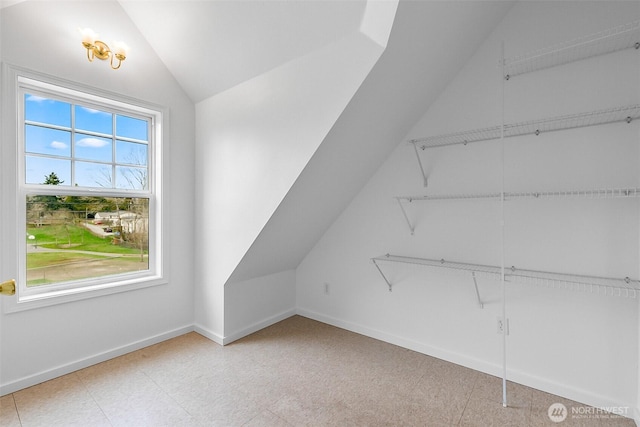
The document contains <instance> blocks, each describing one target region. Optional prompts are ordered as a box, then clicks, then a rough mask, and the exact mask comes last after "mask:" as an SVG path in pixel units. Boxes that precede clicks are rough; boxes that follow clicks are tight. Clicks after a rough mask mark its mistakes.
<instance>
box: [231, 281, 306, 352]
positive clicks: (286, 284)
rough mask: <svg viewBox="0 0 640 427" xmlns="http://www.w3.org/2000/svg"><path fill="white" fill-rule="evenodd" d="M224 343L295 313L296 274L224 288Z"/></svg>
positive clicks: (243, 282)
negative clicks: (227, 308)
mask: <svg viewBox="0 0 640 427" xmlns="http://www.w3.org/2000/svg"><path fill="white" fill-rule="evenodd" d="M224 301H225V303H224V304H225V307H230V308H232V309H229V310H225V313H224V329H225V337H224V341H223V342H224V344H228V343H230V342H232V341H235V340H237V339H240V338H242V337H245V336H247V335H249V334H251V333H253V332H256V331H258V330H260V329H262V328H265V327H267V326H269V325H271V324H273V323H276V322H279V321H280V320H283V319H286V318H287V317H291V316H293V315H294V314H295V304H296V272H295V270H287V271H283V272H280V273H275V274H269V275H266V276H261V277H256V278H254V279H249V280H244V281H241V282H232V281H229V282H228V283H227V285H226V286H225V293H224Z"/></svg>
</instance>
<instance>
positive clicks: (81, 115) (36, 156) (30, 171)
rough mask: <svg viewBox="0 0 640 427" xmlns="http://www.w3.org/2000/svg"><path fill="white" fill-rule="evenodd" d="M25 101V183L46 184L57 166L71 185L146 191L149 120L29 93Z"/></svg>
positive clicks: (25, 95) (27, 92)
mask: <svg viewBox="0 0 640 427" xmlns="http://www.w3.org/2000/svg"><path fill="white" fill-rule="evenodd" d="M23 96H24V117H25V120H24V147H25V154H26V155H28V156H27V158H28V160H27V162H26V167H25V183H27V184H42V182H41V181H40V179H41V178H42V177H43V176H47V175H48V174H49V173H50V172H51V171H48V170H47V169H50V166H49V165H54V167H55V168H56V169H58V171H59V172H58V171H56V170H54V171H53V172H55V173H56V175H58V173H59V174H61V175H63V176H64V177H65V178H66V179H62V178H61V181H64V183H65V184H66V185H68V186H72V187H89V188H116V189H129V190H147V183H148V178H147V176H148V174H149V170H148V165H149V134H150V132H149V128H150V127H151V118H150V117H149V118H140V117H132V115H125V114H118V112H116V111H113V110H111V111H109V109H106V108H101V109H98V108H94V107H91V106H88V105H86V104H85V105H83V104H82V103H81V101H77V102H63V101H61V100H58V99H55V98H54V97H48V96H43V95H42V94H39V93H38V94H34V93H31V92H30V91H25V93H24V95H23ZM71 112H73V114H71ZM114 129H115V132H114ZM72 141H73V142H72ZM69 168H70V170H69ZM58 176H60V175H58Z"/></svg>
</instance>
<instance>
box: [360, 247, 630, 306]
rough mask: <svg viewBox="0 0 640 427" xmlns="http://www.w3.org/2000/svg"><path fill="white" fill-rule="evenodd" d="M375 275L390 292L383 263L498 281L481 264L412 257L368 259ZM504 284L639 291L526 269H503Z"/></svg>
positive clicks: (622, 283) (603, 280) (497, 270)
mask: <svg viewBox="0 0 640 427" xmlns="http://www.w3.org/2000/svg"><path fill="white" fill-rule="evenodd" d="M371 260H372V261H373V263H374V265H375V266H376V267H377V269H378V271H379V273H380V274H381V275H382V277H383V279H384V280H385V282H386V283H387V285H388V287H389V291H391V290H392V287H393V284H392V283H391V282H390V280H389V279H388V276H387V275H385V273H384V269H383V267H382V266H383V265H384V264H385V263H401V264H411V265H417V266H422V267H427V268H428V267H432V268H443V269H447V270H449V271H458V272H463V273H464V272H468V273H471V274H472V276H473V278H474V281H475V278H476V277H477V276H481V277H486V278H489V279H492V280H501V277H502V270H501V267H498V266H492V265H482V264H470V263H464V262H455V261H446V260H444V259H440V260H436V259H427V258H414V257H407V256H399V255H391V254H386V255H383V256H379V257H375V258H371ZM504 273H505V274H504V275H505V282H510V283H520V284H524V285H536V286H544V287H547V288H554V289H566V290H571V291H582V292H589V293H595V294H600V295H608V296H618V297H626V298H636V297H637V295H638V292H640V281H639V280H637V279H632V278H630V277H628V276H627V277H623V278H611V277H597V276H586V275H576V274H566V273H554V272H548V271H538V270H528V269H521V268H516V267H514V266H512V267H510V268H505V272H504Z"/></svg>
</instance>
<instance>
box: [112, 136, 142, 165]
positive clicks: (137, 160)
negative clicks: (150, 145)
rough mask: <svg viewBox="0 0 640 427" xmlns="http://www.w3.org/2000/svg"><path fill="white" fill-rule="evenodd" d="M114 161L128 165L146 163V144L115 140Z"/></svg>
mask: <svg viewBox="0 0 640 427" xmlns="http://www.w3.org/2000/svg"><path fill="white" fill-rule="evenodd" d="M116 163H125V164H128V165H136V166H146V165H147V144H137V143H135V142H125V141H116Z"/></svg>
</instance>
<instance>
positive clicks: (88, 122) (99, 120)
mask: <svg viewBox="0 0 640 427" xmlns="http://www.w3.org/2000/svg"><path fill="white" fill-rule="evenodd" d="M75 109H76V117H75V128H76V129H80V130H84V131H89V132H96V133H104V134H107V135H112V134H113V114H111V113H107V112H106V111H100V110H94V109H93V108H87V107H82V106H80V105H76V108H75Z"/></svg>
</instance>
